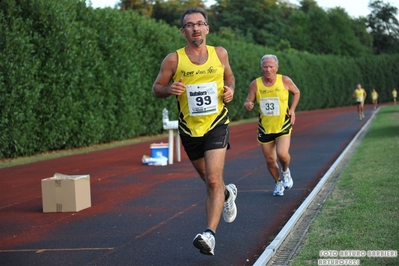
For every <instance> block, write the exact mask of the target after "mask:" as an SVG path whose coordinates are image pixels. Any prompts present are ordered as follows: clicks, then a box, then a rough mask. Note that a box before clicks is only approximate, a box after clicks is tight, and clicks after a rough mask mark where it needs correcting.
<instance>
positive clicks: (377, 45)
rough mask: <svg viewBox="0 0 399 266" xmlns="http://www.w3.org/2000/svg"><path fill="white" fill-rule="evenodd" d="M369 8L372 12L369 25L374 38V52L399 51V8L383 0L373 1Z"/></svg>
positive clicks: (368, 18) (368, 20)
mask: <svg viewBox="0 0 399 266" xmlns="http://www.w3.org/2000/svg"><path fill="white" fill-rule="evenodd" d="M369 8H370V9H372V12H371V14H370V15H368V16H367V26H368V27H369V29H370V34H371V35H372V36H373V39H374V41H373V46H374V52H375V53H377V54H381V53H399V22H398V19H397V18H396V15H397V14H398V8H396V7H394V6H391V5H390V4H389V3H384V2H383V1H381V0H375V1H371V2H370V3H369Z"/></svg>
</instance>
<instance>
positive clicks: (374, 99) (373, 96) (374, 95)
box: [371, 89, 378, 109]
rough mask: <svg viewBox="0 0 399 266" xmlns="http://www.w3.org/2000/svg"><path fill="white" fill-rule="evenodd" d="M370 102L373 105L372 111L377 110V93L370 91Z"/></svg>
mask: <svg viewBox="0 0 399 266" xmlns="http://www.w3.org/2000/svg"><path fill="white" fill-rule="evenodd" d="M371 100H372V101H373V105H374V109H377V105H378V92H377V91H376V90H375V89H373V90H372V91H371Z"/></svg>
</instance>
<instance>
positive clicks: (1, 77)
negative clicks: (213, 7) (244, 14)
mask: <svg viewBox="0 0 399 266" xmlns="http://www.w3.org/2000/svg"><path fill="white" fill-rule="evenodd" d="M85 2H86V1H85V0H58V1H53V0H18V1H17V0H2V1H1V2H0V28H1V30H0V106H1V109H0V132H1V134H0V158H14V157H18V156H27V155H32V154H36V153H41V152H46V151H52V150H60V149H69V148H76V147H83V146H89V145H93V144H98V143H107V142H111V141H115V140H123V139H129V138H134V137H137V136H142V135H156V134H159V133H162V132H163V129H162V123H161V113H162V109H163V108H164V107H166V108H168V109H169V111H170V112H169V113H170V116H171V119H177V110H176V104H175V99H174V98H173V97H169V98H166V99H156V98H155V97H154V96H153V93H152V83H153V82H154V80H155V78H156V75H157V74H158V71H159V67H160V64H161V62H162V60H163V58H164V57H165V56H166V55H167V54H168V53H170V52H173V51H175V50H176V49H178V48H180V47H182V46H184V45H185V40H184V38H183V37H182V36H181V34H180V32H179V30H178V29H177V28H175V27H170V26H168V25H166V24H164V23H159V22H155V21H154V20H151V19H147V18H145V17H142V16H140V15H138V14H137V13H135V12H131V11H128V12H119V11H118V10H116V9H111V8H106V9H93V8H91V7H86V3H85ZM208 44H210V45H221V46H224V47H225V48H226V49H227V50H228V51H229V57H230V62H231V66H232V69H233V71H234V74H235V77H236V92H235V99H234V101H233V102H232V103H229V110H230V115H231V119H232V120H233V121H235V120H240V119H246V118H252V117H255V116H256V115H257V113H256V111H253V112H247V111H245V110H244V108H243V107H242V106H243V102H244V100H245V98H246V95H247V89H248V86H249V83H250V82H251V81H252V80H253V79H254V78H256V77H258V76H260V75H261V71H260V65H259V64H260V62H259V60H260V58H261V57H262V56H263V55H264V54H266V53H274V54H276V55H277V56H278V57H279V61H280V71H279V72H280V73H282V74H285V75H288V76H290V77H291V78H292V79H293V81H294V82H295V83H296V84H297V85H298V87H299V88H300V89H301V96H302V98H301V102H300V104H299V106H298V110H310V109H320V108H328V107H338V106H347V105H351V104H352V103H353V100H352V97H351V95H352V91H353V89H354V88H355V86H356V84H357V83H361V84H362V85H363V86H364V87H365V88H366V90H367V91H370V90H371V89H372V88H375V89H376V90H377V91H378V92H379V94H380V101H381V102H384V101H390V100H391V94H390V92H391V89H392V88H393V87H397V84H398V81H399V80H398V79H399V76H398V75H395V73H396V74H397V73H399V55H394V56H392V55H389V56H384V55H382V56H370V57H367V58H357V59H354V58H344V57H337V56H317V55H312V54H307V53H301V52H297V51H292V50H288V51H284V52H282V51H273V50H272V49H269V48H265V47H260V46H255V45H251V44H247V43H243V42H238V41H234V40H228V39H223V38H220V37H218V36H217V35H214V34H210V35H209V36H208Z"/></svg>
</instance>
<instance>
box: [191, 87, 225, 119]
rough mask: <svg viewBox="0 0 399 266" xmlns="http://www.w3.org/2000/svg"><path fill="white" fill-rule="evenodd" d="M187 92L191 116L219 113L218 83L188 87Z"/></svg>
mask: <svg viewBox="0 0 399 266" xmlns="http://www.w3.org/2000/svg"><path fill="white" fill-rule="evenodd" d="M186 91H187V101H188V108H189V110H190V115H191V116H201V115H209V114H215V113H217V112H218V93H217V92H218V91H217V86H216V82H210V83H202V84H194V85H187V86H186Z"/></svg>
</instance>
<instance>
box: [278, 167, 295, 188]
mask: <svg viewBox="0 0 399 266" xmlns="http://www.w3.org/2000/svg"><path fill="white" fill-rule="evenodd" d="M281 173H282V174H283V184H284V188H285V189H290V188H292V186H293V185H294V180H292V177H291V172H290V169H287V172H281Z"/></svg>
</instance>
